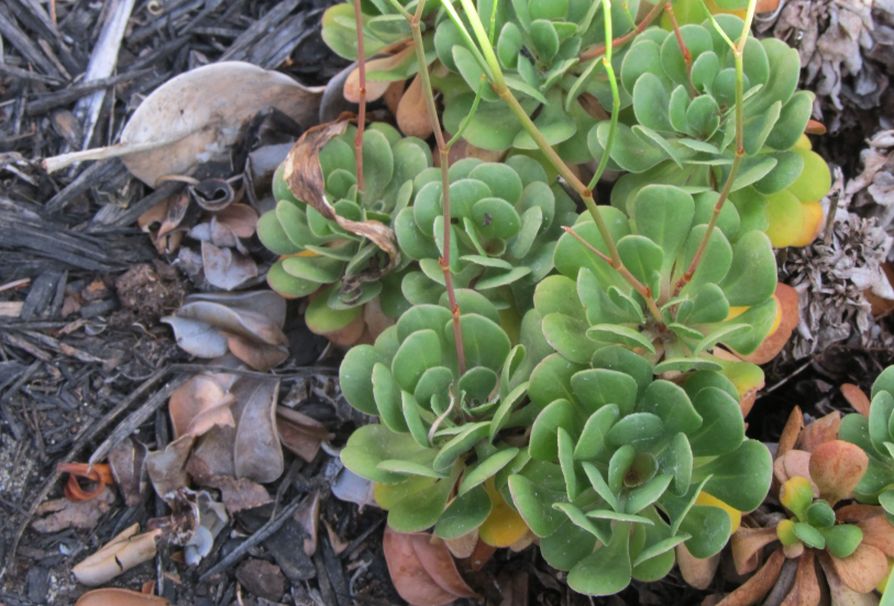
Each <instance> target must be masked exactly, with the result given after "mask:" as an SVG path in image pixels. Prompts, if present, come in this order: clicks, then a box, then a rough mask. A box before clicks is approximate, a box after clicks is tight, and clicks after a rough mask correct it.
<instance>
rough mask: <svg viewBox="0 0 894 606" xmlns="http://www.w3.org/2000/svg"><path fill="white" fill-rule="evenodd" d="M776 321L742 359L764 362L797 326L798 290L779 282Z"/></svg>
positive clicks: (757, 362) (776, 297)
mask: <svg viewBox="0 0 894 606" xmlns="http://www.w3.org/2000/svg"><path fill="white" fill-rule="evenodd" d="M774 298H775V299H776V323H775V326H776V328H775V330H773V332H771V333H770V334H769V335H767V338H765V339H764V340H763V342H762V343H761V344H760V345H759V346H758V348H757V349H756V350H755V351H754V352H753V353H751V354H749V355H747V356H742V358H743V359H744V360H747V361H749V362H752V363H754V364H759V365H760V364H766V363H767V362H769V361H770V360H772V359H773V358H775V357H776V356H777V355H778V354H779V352H780V351H782V348H783V347H785V344H786V343H788V340H789V338H790V337H791V336H792V331H794V330H795V328H796V327H797V326H798V323H799V322H800V320H801V315H800V303H799V301H798V291H797V290H795V289H794V288H792V287H791V286H789V285H787V284H782V283H781V282H780V283H779V284H777V285H776V293H775V295H774Z"/></svg>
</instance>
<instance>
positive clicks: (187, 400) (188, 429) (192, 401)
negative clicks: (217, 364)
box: [168, 374, 236, 438]
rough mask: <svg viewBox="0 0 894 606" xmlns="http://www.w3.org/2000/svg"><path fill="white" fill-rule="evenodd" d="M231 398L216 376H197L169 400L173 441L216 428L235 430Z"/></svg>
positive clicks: (178, 389) (175, 391)
mask: <svg viewBox="0 0 894 606" xmlns="http://www.w3.org/2000/svg"><path fill="white" fill-rule="evenodd" d="M234 401H235V400H234V398H233V396H232V394H229V393H227V390H226V388H225V387H224V386H223V385H222V384H221V382H220V381H218V380H217V378H216V376H215V375H209V374H201V375H196V376H194V377H193V378H191V379H190V380H189V381H187V382H186V383H184V384H183V385H181V386H180V387H178V388H177V389H175V390H174V392H173V393H172V394H171V398H170V399H169V400H168V414H169V415H170V417H171V425H172V426H173V428H174V437H175V438H179V437H180V436H184V435H194V436H200V435H202V434H204V433H205V432H207V431H208V430H210V429H211V428H212V427H214V426H215V425H226V426H230V427H235V426H236V421H235V420H234V419H233V413H232V412H231V411H230V406H231V405H232V404H233V402H234Z"/></svg>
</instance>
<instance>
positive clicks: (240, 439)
mask: <svg viewBox="0 0 894 606" xmlns="http://www.w3.org/2000/svg"><path fill="white" fill-rule="evenodd" d="M232 391H233V395H234V396H235V397H236V404H235V405H234V415H235V416H236V419H237V422H236V437H235V441H234V443H233V463H234V465H235V471H236V476H237V477H240V478H249V479H251V480H254V481H256V482H261V483H267V482H272V481H274V480H275V479H277V478H278V477H279V476H280V475H282V472H283V454H282V447H281V446H280V443H279V434H278V433H277V431H276V401H277V399H278V395H279V381H275V380H269V379H249V378H243V379H240V380H239V381H237V382H236V384H235V385H233V390H232Z"/></svg>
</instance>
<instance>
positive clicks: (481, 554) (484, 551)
mask: <svg viewBox="0 0 894 606" xmlns="http://www.w3.org/2000/svg"><path fill="white" fill-rule="evenodd" d="M496 551H497V548H496V547H494V546H493V545H488V544H487V543H485V542H484V541H482V540H481V539H479V540H478V544H477V545H475V551H473V552H472V555H470V556H469V557H468V559H467V560H466V565H467V566H468V567H469V570H471V571H473V572H478V571H479V570H481V569H482V568H484V566H485V565H486V564H487V563H488V562H490V559H491V558H492V557H493V555H494V553H496Z"/></svg>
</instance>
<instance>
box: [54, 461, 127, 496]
mask: <svg viewBox="0 0 894 606" xmlns="http://www.w3.org/2000/svg"><path fill="white" fill-rule="evenodd" d="M57 469H58V470H59V472H60V473H66V474H68V481H67V482H66V483H65V498H67V499H68V500H70V501H89V500H90V499H95V498H96V497H98V496H99V495H100V494H102V492H103V490H104V489H105V487H106V486H111V485H112V484H113V483H114V482H115V480H114V479H113V478H112V471H111V469H109V466H108V465H104V464H102V463H97V464H95V465H88V464H87V463H60V464H59V465H58V466H57ZM78 478H83V479H85V480H88V481H90V482H92V483H93V484H94V486H93V487H92V488H90V489H89V490H84V488H83V487H82V486H81V483H80V481H79V479H78Z"/></svg>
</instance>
